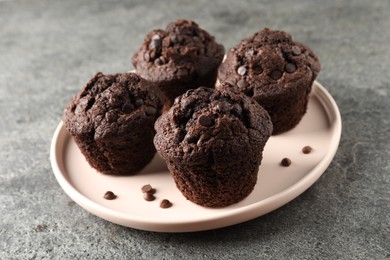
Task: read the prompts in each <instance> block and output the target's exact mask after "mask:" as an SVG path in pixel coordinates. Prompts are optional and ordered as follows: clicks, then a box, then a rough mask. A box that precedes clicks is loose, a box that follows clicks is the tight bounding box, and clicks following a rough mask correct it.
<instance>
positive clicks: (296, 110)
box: [218, 28, 320, 134]
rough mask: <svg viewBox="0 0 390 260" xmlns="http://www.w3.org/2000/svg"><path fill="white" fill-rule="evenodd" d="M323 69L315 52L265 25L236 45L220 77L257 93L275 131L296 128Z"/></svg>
mask: <svg viewBox="0 0 390 260" xmlns="http://www.w3.org/2000/svg"><path fill="white" fill-rule="evenodd" d="M319 71H320V62H319V59H318V57H317V56H316V55H315V54H314V52H313V51H312V50H311V49H309V48H308V47H306V46H305V45H303V44H302V43H299V42H294V41H293V40H292V38H291V36H290V35H289V34H288V33H286V32H282V31H272V30H270V29H267V28H266V29H263V30H262V31H259V32H257V33H255V34H254V35H253V36H251V37H249V38H246V39H244V40H242V41H241V42H240V43H239V44H238V45H237V46H235V47H234V48H232V49H231V50H230V51H229V52H228V54H227V58H226V60H225V61H224V63H223V64H222V65H221V67H220V68H219V74H218V78H219V79H220V80H221V81H226V82H229V83H231V84H233V85H234V86H236V88H237V89H238V90H240V91H241V92H243V93H245V94H246V95H247V96H250V97H253V98H254V99H255V100H256V101H257V102H258V103H259V104H260V105H262V106H263V107H264V108H265V109H266V110H267V111H268V113H269V115H270V116H271V119H272V123H273V126H274V131H273V134H280V133H283V132H286V131H288V130H290V129H292V128H294V127H295V126H296V125H297V124H298V123H299V121H300V120H301V118H302V117H303V115H304V114H305V113H306V108H307V103H308V95H309V93H310V91H311V86H312V84H313V81H314V80H315V78H316V77H317V75H318V73H319Z"/></svg>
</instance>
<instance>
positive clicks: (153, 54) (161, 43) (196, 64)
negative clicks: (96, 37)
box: [132, 20, 225, 103]
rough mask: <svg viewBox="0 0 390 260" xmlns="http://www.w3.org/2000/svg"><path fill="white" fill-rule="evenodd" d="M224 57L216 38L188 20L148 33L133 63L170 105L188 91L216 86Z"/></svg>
mask: <svg viewBox="0 0 390 260" xmlns="http://www.w3.org/2000/svg"><path fill="white" fill-rule="evenodd" d="M224 54H225V51H224V47H223V46H222V45H221V44H218V43H216V42H215V40H214V37H213V36H211V35H210V34H209V33H208V32H206V31H205V30H203V29H201V28H200V27H199V26H198V24H196V23H195V22H193V21H188V20H177V21H176V22H171V23H169V24H168V25H167V27H166V29H165V30H162V29H156V30H153V31H151V32H149V33H148V34H147V35H146V37H145V39H144V42H143V44H142V45H141V47H140V48H139V50H138V51H137V52H136V53H135V54H134V55H133V57H132V63H133V65H134V67H135V68H136V71H137V73H139V74H140V75H141V76H142V77H144V78H145V79H147V80H150V81H152V82H155V83H157V84H158V86H159V87H160V89H161V90H162V91H163V92H164V94H165V95H166V97H167V98H168V100H169V102H170V103H173V100H174V99H175V97H177V96H179V95H181V94H183V93H184V92H185V91H187V90H188V89H193V88H196V87H198V86H206V87H211V88H212V87H214V85H215V82H216V78H217V73H218V66H219V65H220V63H221V62H222V59H223V56H224Z"/></svg>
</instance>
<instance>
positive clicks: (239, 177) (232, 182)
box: [167, 160, 259, 208]
mask: <svg viewBox="0 0 390 260" xmlns="http://www.w3.org/2000/svg"><path fill="white" fill-rule="evenodd" d="M167 166H168V169H169V171H170V173H171V174H172V176H173V179H174V181H175V184H176V186H177V188H178V189H179V190H180V191H181V193H182V194H183V196H184V197H185V198H187V199H188V200H190V201H192V202H194V203H196V204H198V205H201V206H204V207H211V208H219V207H226V206H229V205H231V204H234V203H237V202H239V201H241V200H243V199H244V198H246V197H247V196H248V195H249V194H250V193H251V192H252V191H253V188H254V187H255V185H256V182H257V174H258V170H259V164H258V163H256V162H250V161H242V162H239V163H237V164H234V165H229V166H219V167H216V166H212V167H210V166H203V165H188V164H183V163H180V162H179V163H175V162H174V161H171V160H169V161H167Z"/></svg>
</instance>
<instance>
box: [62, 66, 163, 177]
mask: <svg viewBox="0 0 390 260" xmlns="http://www.w3.org/2000/svg"><path fill="white" fill-rule="evenodd" d="M162 105H163V97H162V93H161V91H160V90H159V89H158V88H157V86H155V85H154V84H153V83H151V82H148V81H146V80H144V79H142V78H141V77H139V76H138V75H137V74H135V73H124V74H115V75H104V74H102V73H100V72H99V73H97V74H96V75H95V76H94V77H93V78H92V79H91V80H90V81H89V82H88V83H87V85H86V86H85V87H84V88H83V89H82V90H81V91H80V92H79V93H78V94H77V95H76V96H75V97H74V98H73V99H72V100H71V101H70V102H69V104H68V105H67V107H66V109H65V111H64V117H63V121H64V125H65V128H66V130H67V131H68V132H69V134H70V135H71V136H72V137H73V138H74V140H75V142H76V144H77V145H78V147H79V148H80V150H81V152H82V153H83V155H84V156H85V158H86V160H87V161H88V163H89V164H90V165H91V166H92V167H93V168H95V169H96V170H98V171H99V172H101V173H104V174H110V175H131V174H134V173H136V172H138V171H140V170H141V169H142V168H144V167H145V166H146V165H147V164H148V163H149V162H150V161H151V160H152V158H153V156H154V154H155V152H156V150H155V148H154V145H153V137H154V135H155V131H154V127H153V125H154V122H155V120H156V118H157V117H158V116H159V115H160V114H161V109H162Z"/></svg>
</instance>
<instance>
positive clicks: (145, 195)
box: [144, 192, 156, 201]
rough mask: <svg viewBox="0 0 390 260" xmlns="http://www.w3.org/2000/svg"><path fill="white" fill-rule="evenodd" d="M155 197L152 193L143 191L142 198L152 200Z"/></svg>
mask: <svg viewBox="0 0 390 260" xmlns="http://www.w3.org/2000/svg"><path fill="white" fill-rule="evenodd" d="M155 199H156V197H155V196H154V195H153V194H152V193H149V192H145V193H144V200H146V201H153V200H155Z"/></svg>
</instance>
